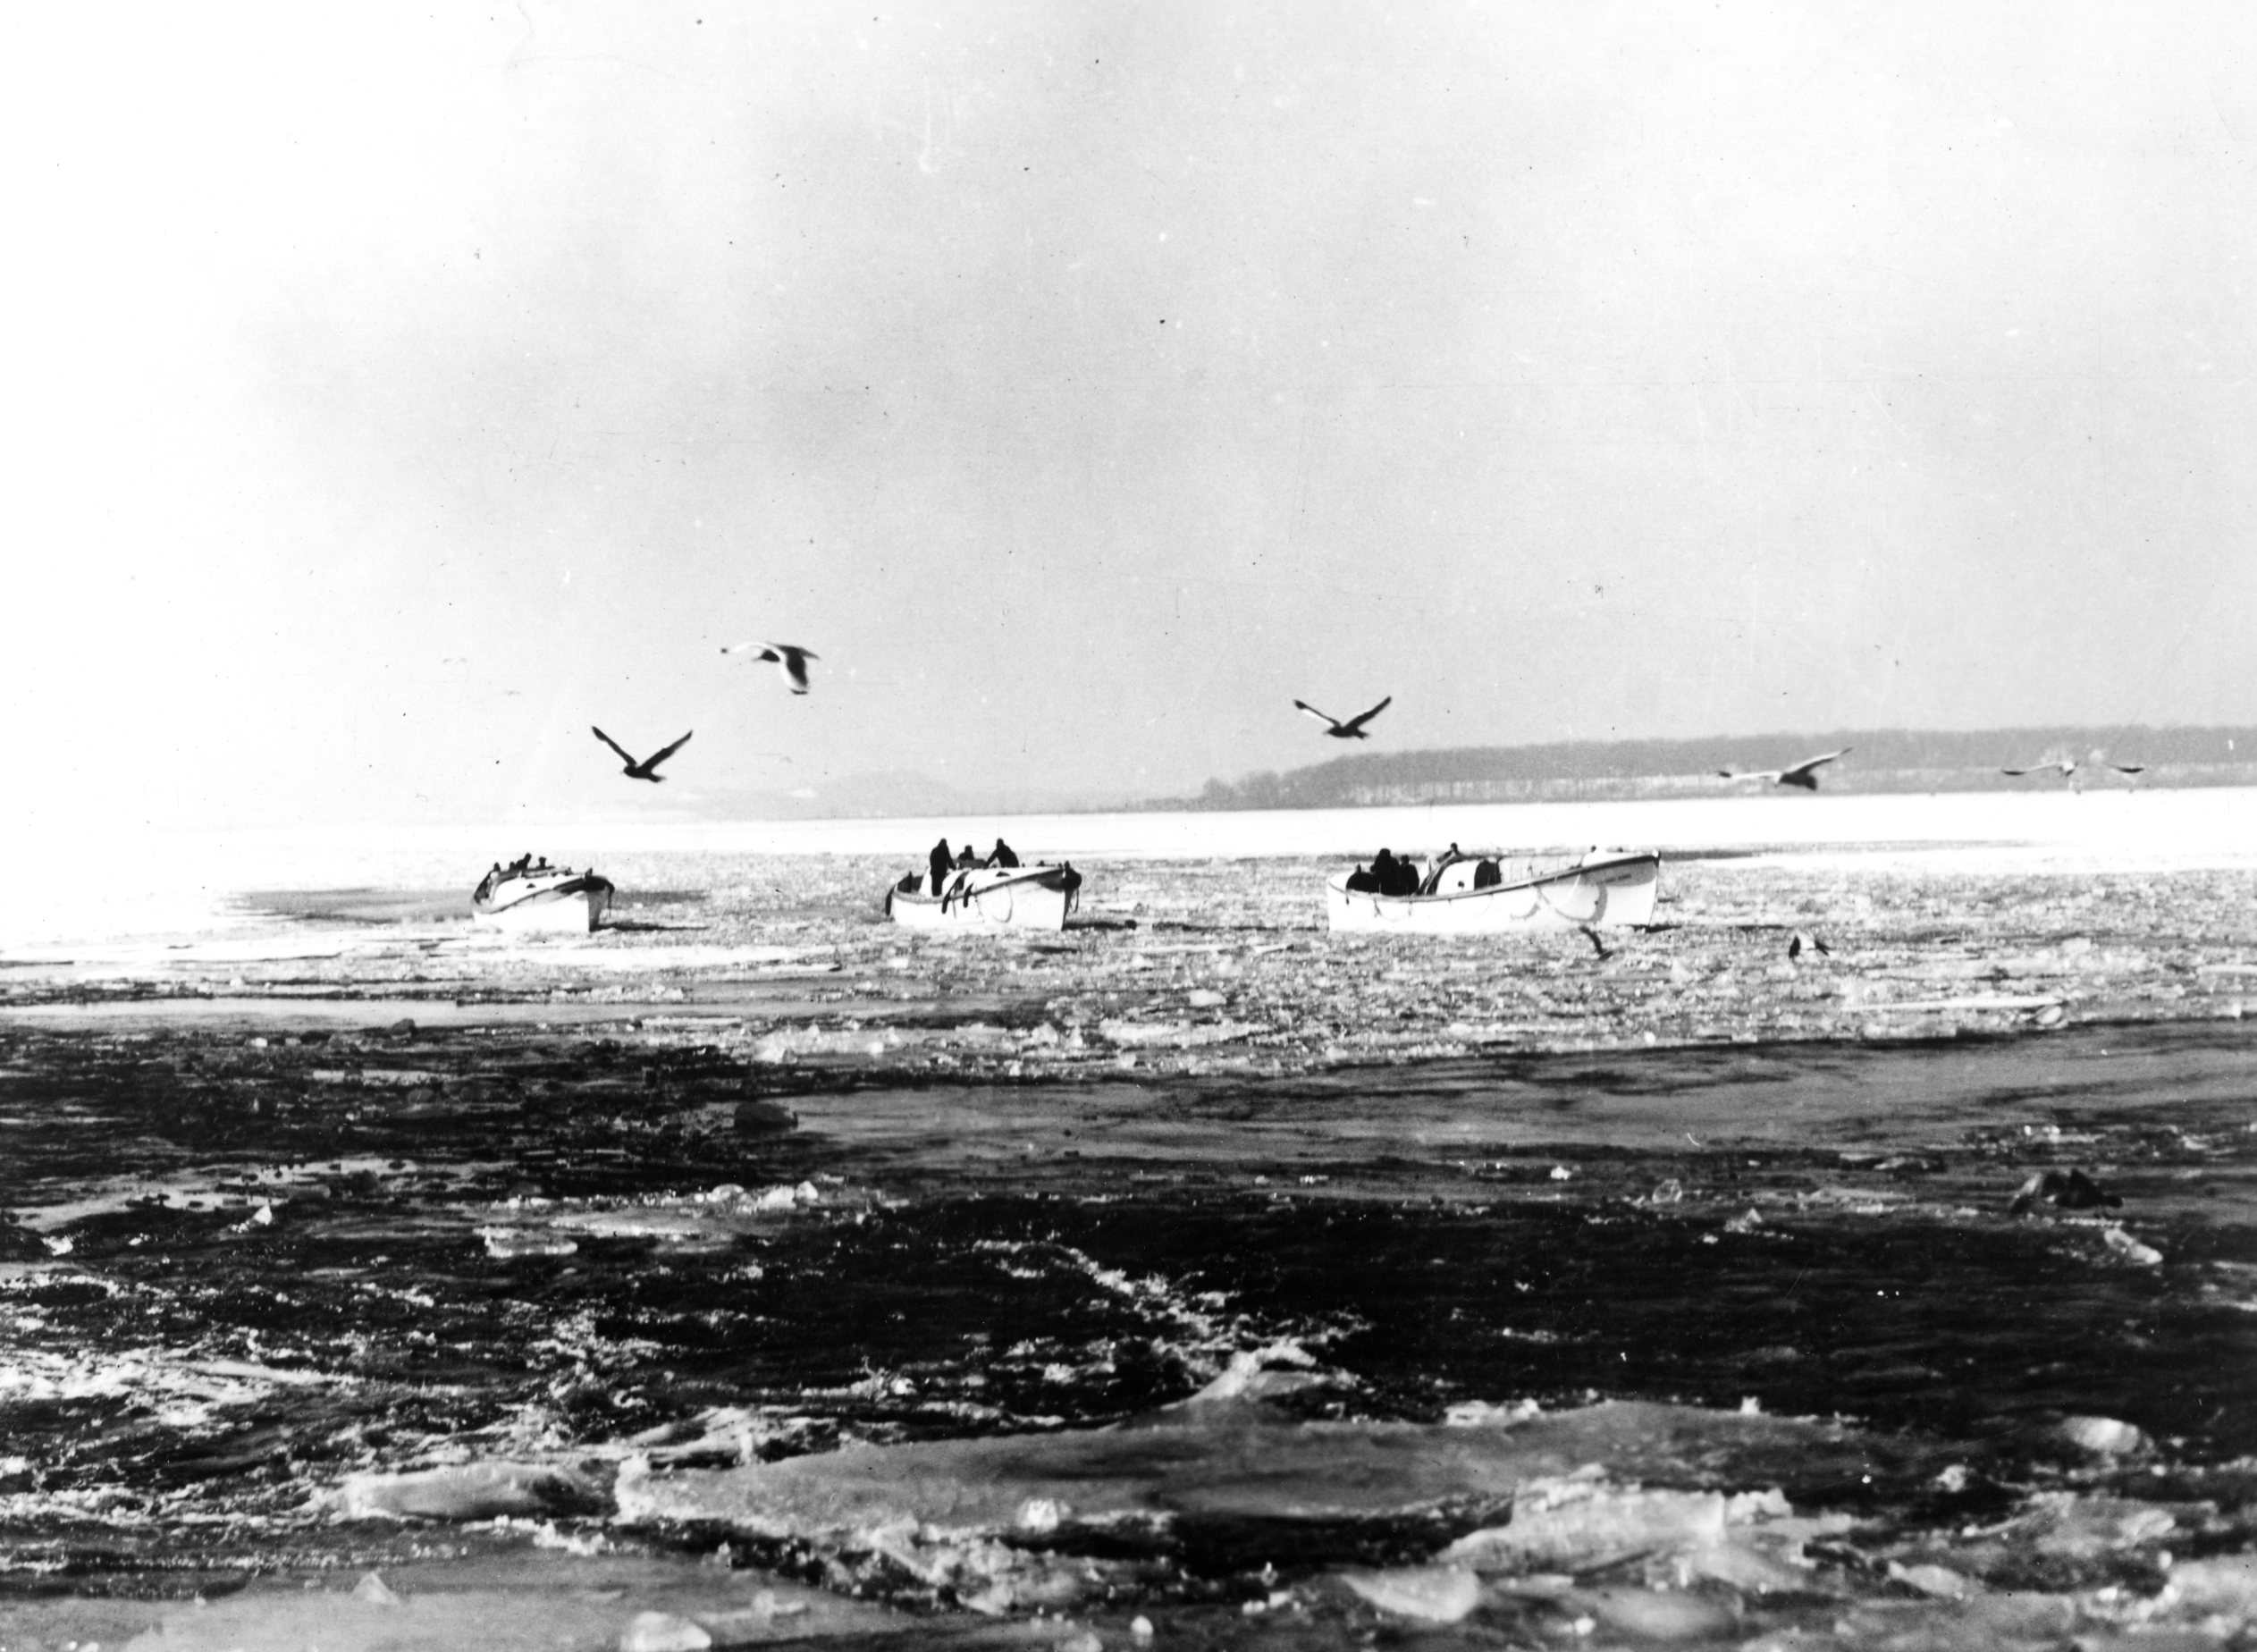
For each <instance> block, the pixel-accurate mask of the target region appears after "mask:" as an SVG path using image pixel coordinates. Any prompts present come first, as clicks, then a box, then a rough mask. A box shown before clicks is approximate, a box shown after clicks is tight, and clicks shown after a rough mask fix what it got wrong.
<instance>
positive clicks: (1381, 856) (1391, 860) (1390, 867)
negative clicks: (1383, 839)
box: [1371, 849, 1395, 895]
mask: <svg viewBox="0 0 2257 1652" xmlns="http://www.w3.org/2000/svg"><path fill="white" fill-rule="evenodd" d="M1394 877H1395V857H1394V855H1393V854H1392V853H1390V852H1389V851H1388V850H1386V849H1382V850H1380V851H1379V853H1378V854H1377V855H1375V856H1372V857H1371V881H1373V882H1374V883H1376V884H1377V885H1378V886H1379V892H1380V893H1381V894H1382V895H1385V893H1386V892H1387V886H1388V885H1389V884H1391V883H1393V882H1394Z"/></svg>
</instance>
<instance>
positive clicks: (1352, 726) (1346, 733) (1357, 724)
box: [1293, 695, 1395, 740]
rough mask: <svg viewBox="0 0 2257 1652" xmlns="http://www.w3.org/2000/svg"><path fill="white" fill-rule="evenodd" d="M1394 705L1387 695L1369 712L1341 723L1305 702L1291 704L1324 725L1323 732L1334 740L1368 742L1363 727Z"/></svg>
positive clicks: (1298, 701) (1391, 698) (1367, 736)
mask: <svg viewBox="0 0 2257 1652" xmlns="http://www.w3.org/2000/svg"><path fill="white" fill-rule="evenodd" d="M1394 703H1395V696H1394V695H1388V696H1387V697H1386V698H1385V699H1384V700H1382V701H1380V702H1379V704H1377V705H1375V706H1373V707H1372V708H1371V709H1370V710H1369V711H1368V712H1359V713H1358V714H1357V715H1355V716H1353V717H1351V718H1350V719H1349V720H1348V721H1346V722H1342V721H1339V720H1338V719H1337V718H1333V717H1327V716H1326V715H1325V713H1324V712H1320V711H1318V709H1317V708H1316V707H1315V706H1313V705H1311V704H1309V702H1308V701H1306V700H1295V701H1294V702H1293V704H1294V705H1295V706H1296V707H1298V708H1299V709H1300V710H1301V711H1302V712H1306V713H1308V714H1309V715H1310V716H1311V717H1314V718H1315V719H1316V720H1317V721H1318V722H1320V723H1322V724H1324V725H1325V732H1326V734H1328V735H1330V736H1331V737H1332V738H1334V739H1335V740H1369V738H1371V737H1370V736H1369V735H1368V734H1366V733H1365V732H1364V725H1365V724H1366V723H1368V722H1369V721H1371V720H1372V719H1373V718H1375V717H1377V716H1378V715H1379V713H1380V712H1384V711H1385V710H1386V709H1387V708H1388V707H1389V706H1391V705H1393V704H1394Z"/></svg>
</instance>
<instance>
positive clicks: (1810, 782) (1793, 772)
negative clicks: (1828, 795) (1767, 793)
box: [1716, 746, 1851, 792]
mask: <svg viewBox="0 0 2257 1652" xmlns="http://www.w3.org/2000/svg"><path fill="white" fill-rule="evenodd" d="M1850 749H1851V748H1850V747H1849V746H1843V747H1842V748H1841V749H1840V751H1838V752H1821V753H1819V754H1818V755H1817V756H1815V757H1806V758H1804V759H1803V760H1802V761H1801V762H1800V763H1795V764H1792V765H1790V767H1788V768H1784V769H1756V770H1754V771H1750V772H1748V773H1747V774H1741V773H1739V772H1738V771H1734V770H1731V769H1719V770H1717V771H1716V772H1717V774H1718V775H1719V776H1720V777H1721V778H1722V779H1724V780H1769V781H1770V782H1771V783H1772V784H1773V786H1799V787H1801V788H1803V789H1804V790H1805V791H1814V792H1815V791H1816V790H1817V789H1818V771H1819V770H1820V769H1821V768H1823V767H1824V766H1825V765H1826V764H1827V763H1832V761H1833V760H1834V759H1835V758H1837V757H1847V756H1848V755H1849V753H1850Z"/></svg>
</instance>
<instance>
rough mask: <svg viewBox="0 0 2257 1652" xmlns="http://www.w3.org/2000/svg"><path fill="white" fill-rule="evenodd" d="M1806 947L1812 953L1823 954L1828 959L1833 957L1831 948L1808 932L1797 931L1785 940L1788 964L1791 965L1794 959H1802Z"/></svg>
mask: <svg viewBox="0 0 2257 1652" xmlns="http://www.w3.org/2000/svg"><path fill="white" fill-rule="evenodd" d="M1804 948H1809V949H1810V950H1812V951H1813V952H1818V953H1823V954H1824V955H1826V956H1827V957H1832V955H1833V948H1832V947H1830V946H1828V945H1827V944H1826V943H1825V942H1824V941H1823V940H1819V939H1818V937H1817V936H1815V935H1814V934H1812V933H1811V932H1810V931H1808V930H1797V931H1795V932H1794V933H1793V934H1792V935H1790V936H1789V937H1788V938H1787V960H1788V962H1789V963H1790V964H1791V963H1792V962H1794V960H1795V959H1797V958H1798V957H1802V955H1803V949H1804Z"/></svg>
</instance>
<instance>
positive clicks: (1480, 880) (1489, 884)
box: [1473, 860, 1504, 889]
mask: <svg viewBox="0 0 2257 1652" xmlns="http://www.w3.org/2000/svg"><path fill="white" fill-rule="evenodd" d="M1503 881H1504V868H1503V867H1502V866H1500V865H1498V864H1496V862H1495V861H1493V860H1485V861H1482V862H1480V863H1479V864H1477V865H1476V866H1475V867H1474V869H1473V887H1474V888H1475V889H1495V887H1496V886H1497V885H1498V884H1500V883H1502V882H1503Z"/></svg>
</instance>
